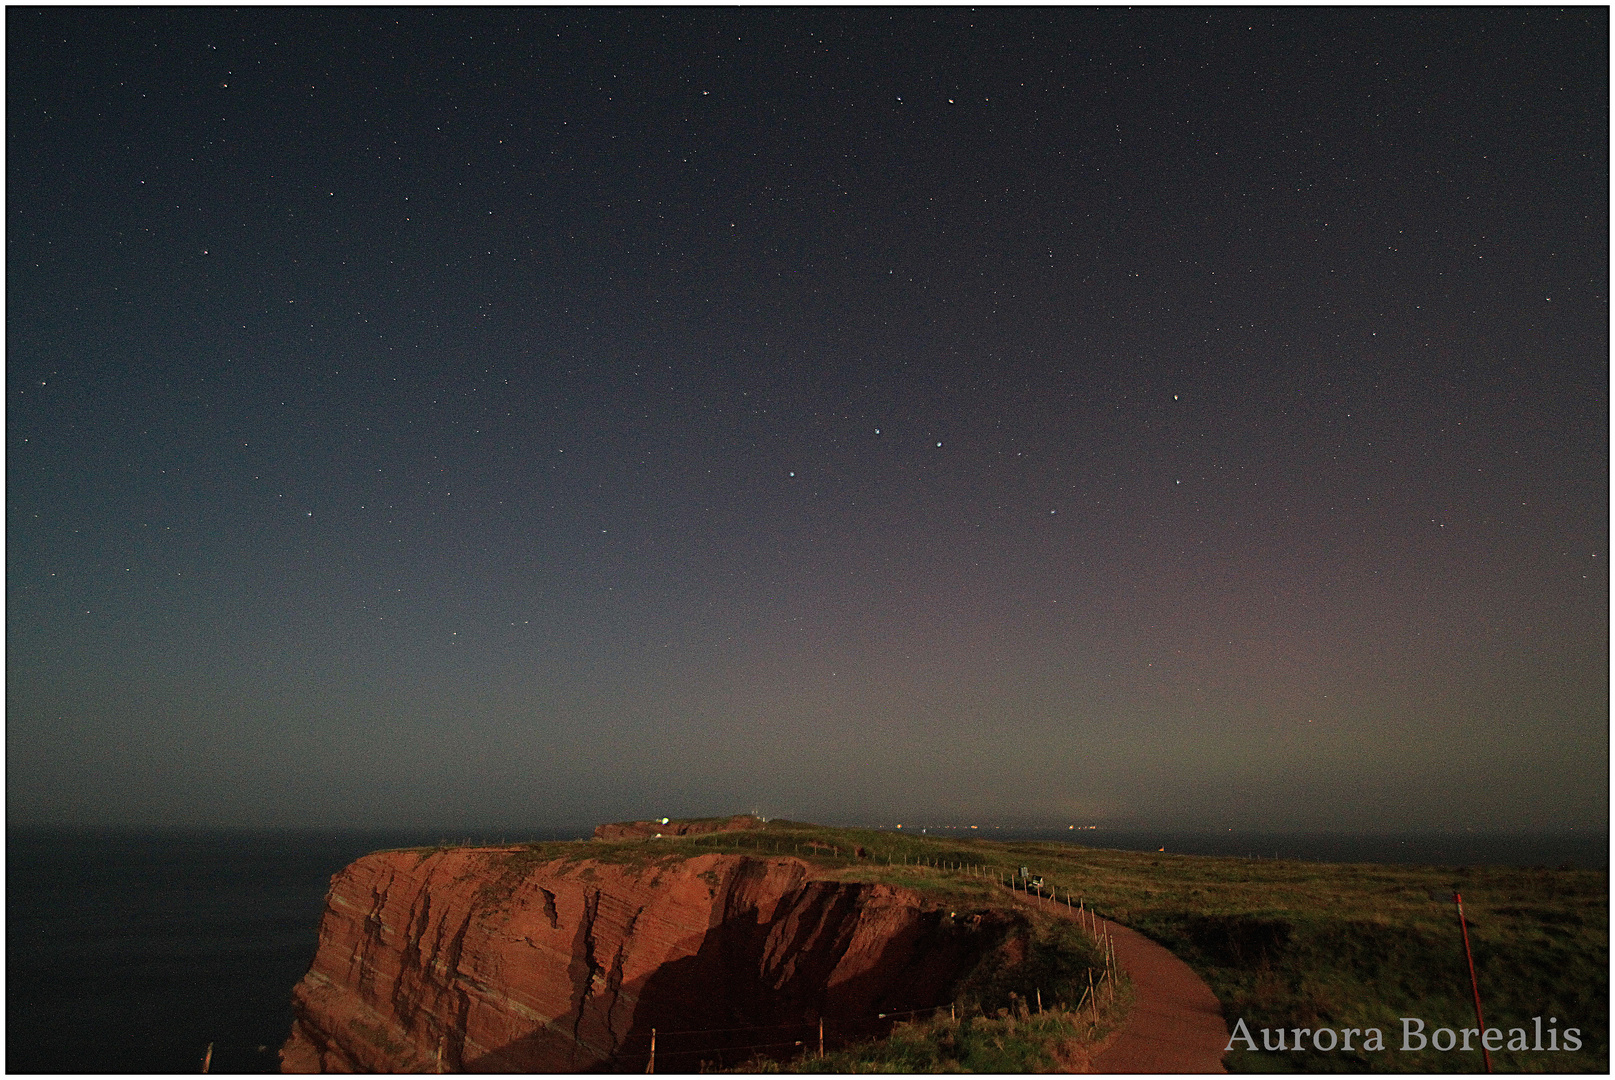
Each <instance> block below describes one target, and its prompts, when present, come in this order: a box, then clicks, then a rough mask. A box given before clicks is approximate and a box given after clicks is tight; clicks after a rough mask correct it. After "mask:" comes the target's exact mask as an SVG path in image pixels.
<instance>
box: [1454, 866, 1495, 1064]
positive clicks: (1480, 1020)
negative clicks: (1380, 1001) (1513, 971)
mask: <svg viewBox="0 0 1615 1080" xmlns="http://www.w3.org/2000/svg"><path fill="white" fill-rule="evenodd" d="M1452 899H1453V903H1455V904H1457V905H1458V929H1459V930H1462V931H1463V934H1464V959H1465V960H1468V961H1469V988H1470V989H1471V990H1473V991H1474V992H1475V1023H1477V1024H1479V1025H1480V1053H1481V1057H1483V1058H1484V1059H1485V1060H1486V1071H1487V1072H1491V1071H1492V1055H1491V1051H1489V1050H1487V1049H1486V1018H1485V1017H1483V1016H1481V1014H1480V983H1479V982H1477V981H1476V979H1475V957H1474V954H1473V953H1471V952H1470V951H1469V924H1468V923H1466V922H1465V921H1464V897H1463V894H1462V893H1457V892H1455V893H1453V894H1452Z"/></svg>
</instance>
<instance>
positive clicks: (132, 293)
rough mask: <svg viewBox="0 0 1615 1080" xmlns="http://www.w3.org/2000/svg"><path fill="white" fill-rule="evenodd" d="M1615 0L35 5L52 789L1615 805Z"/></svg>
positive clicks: (45, 720) (44, 689) (1216, 825)
mask: <svg viewBox="0 0 1615 1080" xmlns="http://www.w3.org/2000/svg"><path fill="white" fill-rule="evenodd" d="M1608 21H1609V13H1608V10H1607V9H1605V8H1602V7H1591V8H1571V9H1566V10H1554V9H1546V8H1503V9H1490V10H1477V9H1452V8H1448V9H1412V8H1401V9H1365V8H1348V9H1259V10H1236V9H1205V8H1199V9H1164V8H1142V9H1130V10H1123V9H1098V10H1077V9H1042V10H1025V9H1003V8H996V9H985V10H969V9H964V8H926V9H912V8H911V9H795V10H792V9H765V8H739V9H671V8H637V9H604V8H595V9H588V8H585V9H576V8H574V9H559V8H502V9H478V10H469V9H447V10H433V9H419V8H416V9H381V8H361V9H332V8H324V9H321V8H305V9H266V8H260V9H250V8H249V9H245V10H223V9H207V8H188V9H169V10H135V9H128V8H123V9H76V8H47V9H25V8H18V7H12V8H8V9H7V11H6V26H7V35H6V42H7V99H8V105H7V131H6V149H7V158H6V180H7V199H6V209H7V230H6V239H7V251H6V258H7V262H6V270H7V275H6V282H7V294H6V299H7V312H6V314H7V319H6V325H7V338H6V344H7V359H8V362H7V365H6V391H7V405H8V408H7V412H6V421H7V422H6V454H7V459H6V480H7V485H6V538H7V559H6V569H7V608H6V627H7V637H6V661H7V668H6V675H7V678H6V703H7V725H6V750H7V762H6V764H7V769H6V773H7V812H8V819H9V820H11V821H12V822H13V823H52V824H119V825H130V826H142V827H144V826H165V825H206V826H232V827H233V826H277V827H279V826H322V827H325V826H329V827H338V826H352V827H361V826H362V827H374V826H410V827H423V828H426V827H451V826H458V825H465V826H467V827H471V826H478V827H483V826H486V827H501V828H503V827H508V828H513V829H516V828H524V827H526V828H538V827H544V826H551V825H558V824H562V823H588V822H593V821H602V820H615V819H621V818H626V817H644V816H648V815H651V814H657V815H660V814H668V815H674V816H695V815H707V814H720V813H733V812H740V811H744V810H749V809H758V810H761V811H763V812H765V813H767V814H770V815H777V816H789V817H796V818H801V819H807V820H818V821H825V822H868V823H876V822H894V821H902V820H904V819H905V818H908V819H924V818H927V817H929V819H930V820H933V821H944V820H948V821H976V822H1006V823H1022V824H1035V823H1045V824H1052V825H1060V826H1063V825H1064V824H1066V823H1068V822H1090V823H1100V824H1102V825H1106V826H1123V825H1137V824H1143V823H1157V824H1163V825H1170V826H1173V827H1177V828H1183V829H1194V828H1204V829H1208V830H1222V829H1226V828H1238V829H1267V830H1273V831H1283V830H1303V829H1310V830H1320V829H1322V830H1337V831H1344V832H1375V831H1393V830H1408V829H1423V828H1464V827H1474V828H1485V829H1503V830H1510V829H1531V830H1558V829H1571V828H1586V827H1604V826H1606V825H1607V821H1608V783H1609V774H1608V762H1609V670H1610V669H1609V575H1608V570H1607V558H1608V555H1609V530H1608V526H1609V502H1608V496H1609V464H1608V431H1609V412H1608V408H1609V361H1608V357H1609V352H1608V350H1609V336H1608V328H1609V322H1608V319H1609V306H1608V284H1609V262H1608V254H1609V217H1608V207H1609V173H1608V163H1609V141H1608V140H1609V111H1608V110H1609V98H1608V86H1609V69H1608V61H1609V53H1608V42H1609V25H1608Z"/></svg>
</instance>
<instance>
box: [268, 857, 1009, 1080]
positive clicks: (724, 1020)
mask: <svg viewBox="0 0 1615 1080" xmlns="http://www.w3.org/2000/svg"><path fill="white" fill-rule="evenodd" d="M646 858H647V859H648V860H650V861H646V862H641V863H618V862H607V861H603V860H601V859H597V858H568V859H552V860H549V861H540V856H538V855H537V854H535V853H534V852H532V851H528V850H526V849H519V848H518V849H461V850H443V851H398V852H381V853H377V854H374V855H369V856H366V857H365V858H363V859H360V860H359V861H357V862H355V863H354V864H353V865H351V866H349V867H348V868H347V869H346V870H344V871H343V872H342V873H340V874H338V875H336V877H334V878H333V879H332V884H331V889H330V892H329V893H328V895H327V898H326V910H325V915H324V918H323V919H322V921H321V925H320V937H319V946H318V949H317V952H316V954H315V958H314V962H313V964H312V966H311V967H310V969H309V972H308V974H307V975H306V976H304V978H303V980H302V982H300V983H299V984H298V986H297V988H296V990H295V991H294V994H293V1012H294V1016H295V1021H294V1024H293V1029H292V1034H291V1037H290V1038H289V1039H288V1040H287V1042H286V1044H285V1046H284V1047H283V1048H282V1050H281V1062H282V1071H284V1072H405V1071H436V1070H438V1069H442V1070H444V1071H453V1072H459V1071H471V1072H577V1071H588V1070H600V1071H634V1072H642V1071H643V1070H644V1068H645V1065H646V1062H647V1058H648V1052H649V1038H648V1035H649V1032H650V1029H651V1028H653V1027H654V1028H658V1029H660V1031H661V1032H663V1033H675V1032H688V1031H691V1030H701V1031H705V1032H707V1034H703V1035H699V1036H684V1037H683V1041H682V1042H680V1041H678V1040H677V1039H676V1038H674V1037H673V1035H672V1034H665V1035H664V1036H663V1038H662V1040H661V1042H660V1044H659V1053H658V1062H657V1067H658V1069H659V1070H660V1071H695V1070H696V1069H697V1068H698V1067H699V1065H700V1063H701V1061H702V1060H703V1059H704V1057H705V1055H706V1053H707V1051H709V1050H712V1051H717V1050H719V1049H723V1048H725V1047H727V1048H730V1049H732V1048H735V1047H745V1046H751V1045H756V1044H758V1043H764V1042H768V1041H770V1039H773V1038H784V1039H787V1040H789V1039H792V1038H809V1037H810V1035H809V1031H808V1030H807V1029H805V1028H803V1029H797V1030H792V1029H788V1028H783V1027H781V1026H780V1025H786V1024H798V1025H814V1024H816V1023H817V1020H818V1018H820V1017H823V1018H825V1019H826V1021H827V1023H828V1024H829V1025H830V1027H831V1029H832V1031H835V1032H838V1033H840V1034H843V1035H849V1034H873V1033H875V1032H876V1030H878V1022H877V1020H876V1018H877V1015H878V1014H879V1013H882V1012H886V1013H891V1012H901V1011H904V1010H909V1009H923V1008H929V1007H931V1006H934V1005H936V1004H938V1003H941V1002H945V1001H946V1000H948V998H949V996H950V992H951V988H952V987H953V985H954V984H955V983H956V982H957V981H958V979H959V978H960V977H961V976H962V975H964V974H966V973H968V972H969V971H970V970H971V969H973V968H974V967H975V965H976V964H977V963H978V962H979V961H980V960H981V958H982V957H983V955H984V954H985V953H987V952H988V951H989V950H991V949H994V948H996V947H998V946H999V945H1000V944H1001V943H1003V942H1004V941H1005V936H1006V931H1007V929H1008V927H1007V926H1006V924H1005V923H1003V922H1002V921H995V919H994V918H993V916H992V915H991V913H989V914H988V916H987V917H986V918H985V919H982V918H976V917H969V918H967V917H963V916H962V915H956V914H955V913H951V912H949V911H947V910H945V909H943V908H939V907H937V906H936V905H935V904H934V903H928V902H926V901H924V900H923V899H922V898H921V897H920V896H919V894H917V893H914V892H912V891H910V890H907V889H904V888H901V887H897V886H891V885H882V884H866V883H852V882H841V881H830V880H821V879H815V878H814V876H813V870H812V867H810V866H809V865H808V864H807V863H805V862H803V861H801V860H798V859H794V858H757V857H750V856H741V855H719V854H714V855H702V856H698V857H695V858H689V859H680V858H676V857H666V858H661V859H656V858H655V857H654V855H653V853H647V854H646ZM759 1032H763V1033H764V1034H763V1035H759ZM681 1054H682V1055H684V1056H682V1057H680V1056H678V1055H681ZM742 1056H744V1055H742ZM733 1060H734V1058H733V1057H732V1056H731V1058H730V1061H731V1063H732V1062H733Z"/></svg>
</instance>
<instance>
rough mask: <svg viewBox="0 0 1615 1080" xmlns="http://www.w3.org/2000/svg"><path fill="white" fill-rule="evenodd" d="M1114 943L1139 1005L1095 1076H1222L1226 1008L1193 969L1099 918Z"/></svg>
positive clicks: (1098, 1061) (1101, 1055)
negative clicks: (1224, 1011)
mask: <svg viewBox="0 0 1615 1080" xmlns="http://www.w3.org/2000/svg"><path fill="white" fill-rule="evenodd" d="M1100 922H1101V924H1102V925H1103V926H1104V928H1105V929H1106V930H1107V931H1108V932H1109V933H1110V935H1111V938H1112V939H1113V940H1114V941H1115V942H1116V962H1117V963H1118V964H1120V965H1121V967H1122V970H1124V971H1126V972H1127V974H1128V975H1129V976H1130V977H1131V978H1132V980H1133V989H1134V991H1135V992H1136V993H1137V994H1138V1004H1137V1006H1135V1007H1134V1009H1133V1014H1132V1015H1131V1016H1129V1017H1128V1018H1127V1022H1126V1023H1125V1024H1124V1025H1123V1026H1122V1029H1121V1031H1120V1032H1119V1033H1118V1034H1117V1036H1116V1038H1115V1039H1113V1040H1112V1041H1111V1043H1110V1045H1109V1046H1107V1047H1106V1048H1105V1049H1104V1050H1102V1051H1101V1052H1100V1053H1099V1055H1098V1056H1097V1057H1095V1058H1094V1060H1093V1065H1092V1068H1093V1071H1094V1072H1096V1073H1220V1072H1227V1071H1228V1070H1227V1069H1224V1068H1223V1067H1222V1056H1223V1051H1224V1048H1225V1047H1227V1045H1228V1024H1227V1023H1226V1022H1225V1021H1224V1020H1223V1018H1222V1005H1221V1004H1220V1003H1218V1001H1217V997H1216V995H1215V994H1213V993H1212V992H1211V987H1209V986H1207V985H1206V984H1205V981H1204V980H1202V979H1201V978H1200V976H1198V975H1196V974H1195V973H1194V970H1193V969H1192V968H1190V967H1189V965H1188V964H1185V963H1184V962H1183V961H1182V960H1179V959H1178V958H1177V957H1176V956H1173V955H1172V954H1171V953H1170V952H1168V951H1167V950H1166V949H1165V948H1163V947H1162V946H1160V945H1157V944H1156V943H1155V942H1153V941H1151V940H1150V939H1149V938H1147V937H1145V936H1144V935H1143V934H1140V933H1139V932H1138V931H1136V930H1129V929H1128V928H1127V927H1125V926H1122V925H1120V924H1118V923H1113V922H1110V921H1109V920H1104V919H1102V920H1100Z"/></svg>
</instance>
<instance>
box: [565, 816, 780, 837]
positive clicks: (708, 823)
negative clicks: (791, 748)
mask: <svg viewBox="0 0 1615 1080" xmlns="http://www.w3.org/2000/svg"><path fill="white" fill-rule="evenodd" d="M762 827H763V819H762V818H759V817H753V816H752V815H751V814H736V815H735V816H734V817H732V818H700V819H696V820H693V821H670V820H666V819H663V820H660V821H619V822H617V823H615V824H612V825H596V826H595V827H594V838H595V839H596V840H633V839H637V838H639V837H643V836H650V837H656V836H696V835H699V834H701V833H715V832H739V831H742V830H745V829H760V828H762Z"/></svg>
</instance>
